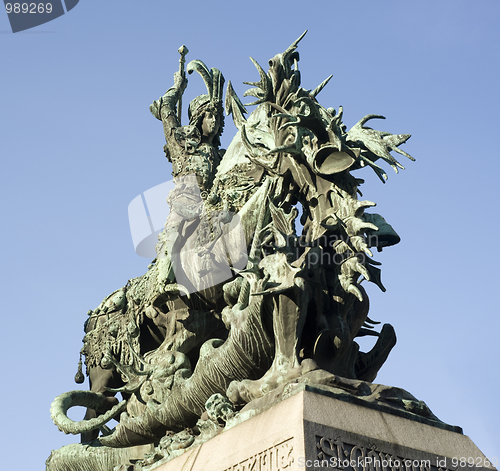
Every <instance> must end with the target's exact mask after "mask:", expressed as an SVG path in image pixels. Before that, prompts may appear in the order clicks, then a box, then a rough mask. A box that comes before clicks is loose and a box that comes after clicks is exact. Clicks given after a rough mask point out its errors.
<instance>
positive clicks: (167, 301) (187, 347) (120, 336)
mask: <svg viewBox="0 0 500 471" xmlns="http://www.w3.org/2000/svg"><path fill="white" fill-rule="evenodd" d="M304 34H305V33H304ZM303 36H304V35H302V36H301V37H300V38H299V39H297V40H296V41H295V42H294V43H292V45H291V46H290V47H288V48H287V49H286V50H285V51H284V52H283V53H281V54H278V55H276V56H274V57H273V58H272V59H271V60H270V61H269V70H268V71H267V72H265V71H264V70H263V69H262V68H261V67H260V65H259V64H257V62H255V61H253V59H252V61H253V62H254V64H255V65H256V67H257V70H258V72H259V76H260V80H259V81H258V82H253V83H250V85H252V86H254V88H252V89H251V90H249V91H248V92H246V93H245V96H246V95H252V96H254V97H255V98H256V100H255V101H254V102H253V103H251V104H249V105H243V104H242V103H241V101H240V100H239V98H238V97H237V96H236V94H235V92H234V90H233V87H232V86H231V82H229V83H228V86H227V90H226V98H225V108H226V111H227V113H228V114H232V116H233V119H234V122H235V125H236V127H237V128H238V132H237V134H236V136H235V137H234V139H233V141H232V142H231V145H230V146H229V148H228V149H227V151H226V152H225V153H224V152H223V151H222V150H220V149H219V146H220V141H219V137H220V134H221V132H222V128H223V116H222V111H223V107H222V86H223V83H224V79H223V77H222V74H221V73H220V71H219V70H217V69H215V68H212V69H208V67H206V65H205V64H203V63H202V62H201V61H199V60H195V61H192V62H190V63H189V64H188V66H187V71H188V72H193V71H196V72H198V73H199V74H200V75H201V77H202V78H203V80H204V82H205V84H206V86H207V91H208V94H207V95H202V96H200V97H197V98H195V99H194V100H193V101H192V102H191V104H190V106H189V119H190V124H189V125H187V126H182V125H181V121H180V110H181V107H180V106H179V102H181V100H182V94H183V92H184V89H185V87H186V85H187V80H186V77H185V73H184V60H185V55H186V53H187V49H186V48H185V46H183V47H182V48H181V49H180V50H179V52H180V53H181V61H180V63H181V67H180V71H179V72H177V73H176V74H175V75H174V86H173V87H172V88H170V89H169V90H168V91H167V92H166V93H165V95H163V96H162V97H161V98H160V99H159V100H157V101H155V102H153V104H152V105H151V107H150V109H151V112H152V113H153V115H154V116H155V117H156V118H157V119H159V120H161V121H162V123H163V129H164V133H165V139H166V142H167V144H166V146H165V153H166V155H167V157H168V158H169V160H170V161H171V162H172V167H173V176H174V180H175V183H176V187H175V189H174V190H173V191H172V193H171V194H170V195H169V198H168V202H169V205H170V208H171V212H170V216H169V218H168V221H167V224H166V226H165V229H164V231H163V232H162V234H161V235H160V238H159V244H158V257H157V258H156V259H155V260H154V261H153V263H152V264H151V266H150V269H149V270H148V272H147V273H146V274H145V275H143V276H142V277H140V278H136V279H134V280H130V281H129V283H128V284H127V286H126V287H125V288H122V290H119V292H118V293H119V296H117V295H116V294H113V297H112V299H113V300H114V299H115V297H116V301H113V300H112V302H111V301H110V300H109V299H106V300H105V301H104V302H103V304H102V305H101V306H100V307H99V308H98V309H96V310H95V311H92V312H91V313H90V320H89V322H88V324H87V329H86V331H87V334H86V338H85V346H84V349H83V352H84V353H85V355H86V360H87V369H88V371H89V375H90V377H91V379H92V376H93V373H92V372H93V371H96V372H98V373H99V374H100V375H101V376H99V374H96V376H97V377H99V378H103V379H102V380H100V381H99V389H96V388H92V390H93V392H89V391H83V392H71V393H66V394H63V395H61V396H59V397H58V398H57V399H56V400H55V401H54V403H53V406H52V409H51V412H52V417H53V420H54V422H55V423H56V424H57V425H58V427H59V428H60V429H61V430H63V431H65V432H66V433H85V434H87V435H85V437H84V439H85V440H89V441H88V443H87V446H85V447H84V446H82V445H74V446H70V447H72V448H67V447H64V448H62V449H61V450H58V451H56V452H54V453H53V454H52V455H51V458H49V460H48V465H47V469H49V470H51V471H54V470H59V469H66V468H64V466H66V465H67V463H69V462H71V463H74V462H73V461H71V460H76V458H75V457H78V460H83V461H85V460H87V461H86V462H87V463H100V464H99V466H103V464H102V463H103V462H104V461H105V462H106V463H107V466H108V467H107V468H105V469H109V470H112V469H113V468H112V466H118V465H120V464H123V465H124V466H125V464H126V463H128V460H129V459H131V457H132V455H134V453H136V454H140V453H139V451H137V452H136V451H133V450H138V449H136V448H134V447H135V446H140V445H147V444H151V447H153V446H154V445H156V448H154V451H152V454H149V455H146V456H143V459H142V460H140V461H137V462H136V464H135V465H134V466H135V467H134V468H133V469H137V470H139V469H153V468H154V467H155V466H157V465H158V464H159V463H162V462H165V461H167V460H169V459H171V458H172V457H174V456H177V455H178V454H179V453H181V452H182V450H183V449H185V448H187V447H189V446H195V445H196V444H199V443H201V442H203V441H204V440H207V439H209V438H210V437H211V436H213V435H214V434H216V433H218V432H219V431H220V430H221V429H222V427H223V425H224V424H225V423H229V422H231V424H234V423H236V422H237V421H239V420H243V415H241V414H238V411H239V410H241V408H242V407H243V406H244V407H245V410H246V411H248V410H253V411H255V412H258V411H259V410H262V408H263V407H267V405H266V406H265V405H264V404H266V401H267V400H268V399H266V398H269V397H271V396H269V394H268V393H271V392H272V393H273V394H274V395H273V396H272V397H277V396H279V394H278V395H277V393H276V392H277V391H280V394H282V395H281V396H280V397H286V394H288V393H289V391H291V390H292V389H293V385H294V384H298V383H300V382H308V383H311V384H321V385H323V386H324V387H330V388H333V389H332V390H335V391H338V390H339V389H340V390H342V391H343V392H344V393H349V394H353V395H356V396H358V397H362V398H363V400H365V401H369V402H374V403H377V402H384V404H385V406H386V407H393V408H402V409H404V410H406V411H407V412H410V413H412V414H416V415H420V416H422V415H423V416H425V417H427V418H428V419H429V420H436V421H437V420H438V419H437V418H435V417H434V416H433V415H432V413H431V412H430V411H429V410H428V408H427V407H426V406H425V404H424V403H422V402H421V401H417V400H416V399H415V398H414V397H413V396H411V395H410V394H409V393H406V392H405V391H402V390H399V389H397V390H396V388H390V387H385V386H379V385H375V384H372V382H373V381H374V379H375V377H376V375H377V372H378V370H379V369H380V367H381V366H382V364H383V363H384V361H385V360H386V358H387V356H388V354H389V352H390V351H391V349H392V347H393V346H394V344H395V342H396V336H395V333H394V329H393V328H392V326H390V325H389V324H386V325H384V326H383V327H382V329H381V331H380V332H377V331H376V330H375V329H374V326H375V325H376V324H378V322H375V321H373V320H371V319H370V317H369V316H368V310H369V303H368V295H367V293H366V290H365V289H364V288H363V286H362V285H361V283H362V281H370V282H373V283H374V284H376V285H377V286H378V287H379V288H381V289H382V290H385V288H384V287H383V285H382V282H381V278H380V269H379V268H378V265H380V264H379V263H378V262H376V261H375V260H374V259H373V258H372V257H373V253H372V251H371V250H370V248H371V247H376V248H377V249H379V250H381V249H382V248H383V247H387V246H390V245H394V244H396V243H398V242H399V236H398V235H397V234H396V232H395V231H394V230H393V229H392V227H391V226H390V225H389V224H388V223H387V222H386V221H385V220H384V219H383V218H382V216H380V215H378V214H370V213H366V212H365V210H366V209H367V208H370V207H372V206H375V203H373V202H371V201H360V200H358V194H359V191H358V188H359V186H360V185H361V184H362V183H363V180H361V179H360V178H357V177H356V176H355V175H354V174H353V171H354V170H358V169H362V168H363V167H371V168H372V169H373V170H374V171H375V173H376V174H377V176H378V177H379V178H380V179H381V180H382V181H385V180H386V179H387V175H386V174H385V171H384V170H383V169H382V167H380V166H379V165H378V163H377V161H380V160H381V161H384V162H386V163H388V164H389V165H391V166H392V167H393V168H394V169H395V170H396V171H397V170H398V168H403V166H402V165H401V164H400V163H399V162H398V161H397V160H396V159H395V158H394V157H393V156H392V155H391V151H395V152H398V153H400V154H403V155H405V156H406V157H408V158H410V159H411V160H413V158H412V157H411V156H409V155H408V154H406V153H405V152H404V151H402V150H401V149H400V148H399V146H400V145H401V144H403V143H404V142H406V141H407V140H408V138H409V137H410V136H409V135H408V134H400V135H393V134H390V133H387V132H381V131H376V130H373V129H371V128H368V127H367V126H365V124H366V123H367V121H368V120H370V119H373V118H382V117H381V116H378V115H368V116H366V117H365V118H363V119H361V120H360V121H359V122H358V123H357V124H356V125H355V126H354V127H353V128H351V129H350V130H349V131H348V130H347V128H346V126H345V125H344V123H343V122H342V113H343V110H342V107H339V109H338V110H337V111H336V110H334V109H333V108H325V107H323V106H322V105H320V103H319V102H318V101H317V95H318V94H319V93H320V91H321V90H322V89H323V88H324V86H325V85H326V84H327V83H328V81H329V79H330V78H331V77H330V78H328V79H327V80H325V81H324V82H323V83H321V84H320V85H319V86H318V87H317V88H316V89H314V90H306V89H304V88H302V87H301V86H300V82H301V80H300V78H301V77H300V72H299V70H298V62H299V55H298V52H297V50H296V49H297V45H298V43H299V41H300V40H301V39H302V37H303ZM250 105H257V108H256V109H255V110H254V111H253V112H252V113H251V114H250V115H249V116H248V117H246V116H245V115H246V114H247V110H246V107H245V106H250ZM298 206H301V207H302V208H303V213H302V216H301V220H300V223H301V226H302V230H301V233H297V227H298V226H297V224H296V219H297V217H298V213H299V212H298V209H297V208H298ZM236 221H239V224H241V234H243V249H242V248H241V245H238V244H239V243H237V241H236V239H237V237H236V236H235V233H234V231H232V228H234V226H235V222H236ZM221 240H222V241H223V243H220V242H221ZM243 252H245V253H243ZM193 254H194V255H193ZM242 260H243V261H244V264H243V265H242ZM224 264H227V266H229V267H230V273H229V275H228V276H227V277H226V278H223V277H222V278H221V277H220V276H219V272H218V270H219V269H220V267H221V266H223V265H224ZM110 299H111V298H110ZM106 306H108V307H107V308H106ZM103 312H104V314H105V315H106V316H107V317H106V316H104V315H103ZM111 314H113V315H111ZM97 319H100V321H98V320H97ZM366 335H370V336H373V337H376V339H377V340H376V343H375V345H374V347H373V349H372V350H371V351H369V352H361V351H360V350H359V345H358V344H357V342H356V338H358V337H361V336H366ZM96 338H98V339H99V341H97V340H96ZM103 372H107V373H104V374H102V373H103ZM112 379H113V381H112ZM118 383H120V384H118ZM287 391H288V392H287ZM381 391H382V392H381ZM116 392H122V395H123V396H124V401H122V403H120V404H114V403H113V399H110V398H109V397H108V398H107V399H106V398H103V396H102V393H106V394H107V395H108V396H109V395H110V394H113V393H116ZM115 401H116V400H115ZM116 402H117V401H116ZM76 404H78V405H84V406H87V407H89V408H90V409H91V410H94V409H98V410H99V409H100V410H101V412H105V414H103V415H102V416H100V417H97V416H95V415H94V418H92V421H89V420H87V421H85V420H84V421H81V422H73V421H71V420H70V419H68V418H67V416H66V411H67V409H68V408H69V407H71V406H72V405H76ZM110 408H111V410H109V409H110ZM206 410H209V411H211V412H209V413H208V418H206V414H205V416H204V417H205V418H204V419H203V420H202V419H200V417H201V416H202V414H203V413H204V412H205V411H206ZM106 411H107V412H106ZM120 414H121V415H120ZM118 415H119V417H118ZM113 416H114V417H116V418H117V420H119V424H118V425H117V426H116V428H115V429H114V430H109V429H107V428H106V427H105V425H104V424H105V423H106V422H107V421H108V420H109V419H110V417H113ZM87 418H90V416H89V417H87ZM99 428H100V429H101V430H102V431H103V434H102V435H101V436H100V437H98V438H97V432H96V430H98V429H99ZM92 431H93V432H92ZM91 433H93V435H89V434H91ZM123 449H125V450H127V451H126V452H123V454H120V453H119V452H118V451H117V450H123ZM143 454H144V453H143ZM70 455H71V458H70ZM103 456H105V457H106V458H105V459H104V458H103ZM134 456H135V455H134ZM68 460H69V461H68ZM103 460H104V461H103ZM110 463H112V464H110ZM72 466H75V468H71V469H77V468H76V465H74V464H73V465H72ZM89 466H90V465H89ZM92 466H93V465H92ZM96 466H97V464H96ZM127 466H129V465H127ZM85 469H89V468H85ZM96 469H97V468H96ZM99 469H104V468H99ZM124 469H125V468H124ZM127 469H132V468H127Z"/></svg>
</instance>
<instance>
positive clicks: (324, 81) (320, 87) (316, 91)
mask: <svg viewBox="0 0 500 471" xmlns="http://www.w3.org/2000/svg"><path fill="white" fill-rule="evenodd" d="M332 77H333V75H330V76H329V77H328V78H326V79H325V80H323V81H322V82H321V83H320V84H319V85H318V86H317V87H316V88H315V89H314V90H313V91H312V92H311V93H310V95H311V96H312V97H313V98H315V97H316V95H317V94H318V93H319V92H320V91H321V90H323V88H325V87H326V84H327V83H328V82H329V81H330V80H331V79H332Z"/></svg>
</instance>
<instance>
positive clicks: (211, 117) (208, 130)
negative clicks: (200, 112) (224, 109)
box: [201, 111, 220, 139]
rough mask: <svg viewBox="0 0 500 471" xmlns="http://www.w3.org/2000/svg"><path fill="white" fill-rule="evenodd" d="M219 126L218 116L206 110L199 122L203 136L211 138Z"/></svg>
mask: <svg viewBox="0 0 500 471" xmlns="http://www.w3.org/2000/svg"><path fill="white" fill-rule="evenodd" d="M219 127H220V120H219V117H218V116H217V115H216V114H215V113H213V112H212V111H207V112H206V113H205V116H204V117H203V122H202V124H201V132H202V134H203V135H204V136H205V137H208V138H210V139H212V138H213V137H214V136H215V135H216V134H217V133H218V132H219Z"/></svg>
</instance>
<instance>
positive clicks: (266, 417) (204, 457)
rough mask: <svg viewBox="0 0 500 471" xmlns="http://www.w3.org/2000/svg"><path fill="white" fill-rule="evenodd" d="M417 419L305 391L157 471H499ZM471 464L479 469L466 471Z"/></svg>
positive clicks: (467, 444)
mask: <svg viewBox="0 0 500 471" xmlns="http://www.w3.org/2000/svg"><path fill="white" fill-rule="evenodd" d="M402 415H405V414H404V413H402ZM419 420H421V421H415V420H410V419H409V418H406V417H402V416H397V415H394V414H390V413H387V412H385V411H383V410H380V408H374V407H370V408H368V407H365V406H363V405H360V404H355V403H350V402H345V401H343V400H339V399H336V398H333V397H329V396H328V395H325V394H324V393H322V392H321V391H317V390H313V389H312V388H310V387H308V386H305V387H304V388H303V390H301V391H299V392H297V393H296V394H295V395H293V396H291V397H289V398H288V399H286V400H284V401H283V402H281V403H279V404H277V405H275V406H273V407H272V408H270V409H268V410H266V411H264V412H262V413H261V414H259V415H256V416H254V417H252V418H250V419H248V420H247V421H245V422H243V423H241V424H239V425H237V426H235V427H233V428H231V429H229V430H226V431H224V432H223V433H221V434H220V435H218V436H216V437H215V438H213V439H211V440H209V441H208V442H206V443H204V444H203V445H200V446H198V447H196V448H193V449H192V450H189V451H188V452H186V453H184V454H183V455H181V456H179V457H177V458H175V459H173V460H171V461H169V462H168V463H165V464H163V465H161V466H159V467H157V468H155V471H174V470H175V471H181V470H183V471H184V470H189V471H296V470H297V471H299V470H304V471H313V470H314V471H317V470H322V471H325V470H334V469H339V470H345V471H431V470H432V471H444V470H447V469H448V470H464V471H465V470H468V471H473V470H474V471H479V470H482V469H490V470H492V469H495V468H494V467H493V466H492V465H491V464H489V462H488V461H487V460H486V458H485V456H484V455H483V454H482V453H481V451H479V449H478V448H477V447H476V446H475V445H474V443H473V442H472V441H471V440H470V439H469V438H468V437H467V436H465V435H463V434H462V433H460V431H457V430H459V429H458V428H457V427H451V426H446V425H444V424H442V426H441V427H439V426H435V425H429V423H431V422H430V421H428V423H424V422H426V420H425V419H420V418H419ZM461 460H462V461H461ZM466 461H468V462H470V463H472V462H473V463H474V467H468V466H466V465H465V462H466Z"/></svg>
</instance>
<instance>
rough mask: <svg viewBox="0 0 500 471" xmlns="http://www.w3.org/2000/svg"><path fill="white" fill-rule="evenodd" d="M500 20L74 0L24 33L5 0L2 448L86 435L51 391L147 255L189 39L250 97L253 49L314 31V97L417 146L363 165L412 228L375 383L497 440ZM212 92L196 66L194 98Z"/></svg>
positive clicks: (400, 11) (38, 465)
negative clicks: (165, 123)
mask: <svg viewBox="0 0 500 471" xmlns="http://www.w3.org/2000/svg"><path fill="white" fill-rule="evenodd" d="M499 24H500V4H499V3H498V2H497V1H496V0H490V1H488V0H479V1H477V2H472V1H470V0H468V1H463V0H453V1H451V0H450V1H444V0H440V1H436V0H432V1H430V0H419V1H413V2H409V1H402V0H383V1H382V0H372V1H356V0H354V1H350V2H345V1H342V2H341V1H338V0H328V1H323V0H314V1H311V2H309V3H308V4H306V2H303V1H295V0H292V1H281V0H272V1H267V2H264V1H254V2H238V1H232V2H229V1H212V2H205V3H203V4H201V3H199V2H193V1H191V0H185V1H182V2H165V1H164V0H148V1H147V2H133V1H129V0H126V1H124V0H121V1H118V0H106V1H105V2H103V1H102V0H101V1H97V0H81V1H80V3H79V4H78V5H77V6H76V7H75V8H74V9H73V10H72V11H71V12H69V13H68V14H66V15H64V16H62V17H60V18H58V19H56V20H54V21H52V22H50V23H47V24H45V25H42V26H40V27H38V28H36V29H33V30H28V31H26V32H24V33H17V34H12V33H11V32H10V26H9V24H8V19H7V15H6V14H5V13H2V12H0V44H1V45H0V51H1V53H0V54H1V55H0V58H1V66H0V67H1V79H0V83H1V88H0V159H1V172H0V179H1V184H0V191H1V192H2V194H1V198H0V205H1V208H0V214H1V216H2V217H1V220H2V231H1V236H0V237H1V243H2V250H1V262H0V266H1V283H0V286H1V290H2V292H1V299H2V302H1V306H2V307H1V309H2V328H1V330H0V348H1V354H0V362H1V369H0V371H1V373H2V388H1V390H0V395H1V404H2V405H3V412H2V428H3V434H2V436H3V438H2V440H1V445H0V447H1V448H2V456H3V457H4V458H5V457H10V458H12V459H14V460H15V461H16V462H19V460H20V459H21V457H23V460H24V461H23V464H22V465H18V467H21V468H22V469H33V470H37V469H44V464H43V463H44V461H45V459H46V458H47V457H48V455H49V453H50V450H51V449H55V448H59V447H60V446H62V445H64V444H66V443H70V442H74V441H77V440H78V438H77V437H66V436H64V435H63V434H62V433H61V432H59V431H58V430H57V428H56V427H55V426H54V425H53V424H52V422H51V419H50V416H49V407H50V403H51V401H52V400H53V399H54V397H55V396H57V395H58V394H60V393H62V392H64V391H67V390H71V389H76V388H77V385H76V384H75V383H74V382H73V376H74V374H75V372H76V366H77V360H78V352H79V350H80V348H81V338H82V335H83V322H84V321H85V319H86V312H87V310H88V309H93V308H95V307H96V306H97V305H98V304H99V303H100V302H101V300H102V299H103V298H104V297H105V296H106V295H107V294H109V293H111V292H112V291H113V290H115V289H117V288H119V287H121V286H123V285H124V284H125V283H126V282H127V280H128V279H129V278H132V277H135V276H139V275H141V274H142V273H144V272H145V270H146V267H147V265H148V263H149V262H148V260H146V259H143V258H140V257H138V256H137V255H136V254H135V253H134V250H133V246H132V240H131V236H130V231H129V226H128V218H127V207H128V204H129V202H130V201H131V200H132V199H133V198H135V197H136V196H137V195H138V194H140V193H141V192H143V191H145V190H147V189H148V188H151V187H153V186H155V185H158V184H160V183H163V182H164V181H166V180H168V179H169V178H170V171H171V169H170V166H169V165H168V164H167V161H166V160H165V159H164V157H163V151H162V147H163V144H164V139H163V132H162V128H161V124H160V123H159V122H158V121H157V120H156V119H154V118H153V117H152V116H151V114H150V113H149V110H148V106H149V104H150V103H151V102H152V100H154V99H157V98H158V97H159V96H160V95H161V94H163V92H164V91H165V90H166V89H167V88H168V87H170V85H171V83H172V75H173V73H174V72H175V71H176V70H177V68H178V53H177V49H178V47H179V46H181V45H182V44H186V45H187V46H188V48H189V50H190V53H189V55H188V60H190V59H195V58H197V59H201V60H203V61H204V62H205V63H206V64H207V65H208V66H209V67H217V68H219V69H220V70H221V71H222V72H223V73H224V75H225V77H226V80H229V79H230V80H231V81H232V82H233V84H234V86H235V89H236V91H237V93H238V94H239V95H240V96H241V95H242V94H243V92H244V91H245V90H246V88H248V87H247V86H245V85H243V84H242V82H243V81H253V80H258V75H257V72H256V70H255V68H254V66H253V65H252V63H251V62H250V60H249V58H248V57H249V56H250V55H251V56H253V57H254V58H255V59H256V60H257V61H258V62H260V63H261V64H262V65H263V66H264V65H265V64H266V62H267V60H268V59H269V58H271V57H272V56H274V55H275V54H276V53H279V52H282V51H283V50H284V49H285V48H286V47H287V46H288V45H289V44H290V43H291V42H292V41H293V40H294V39H296V38H297V37H298V36H299V35H300V34H301V33H302V32H303V31H304V30H305V29H309V33H308V34H307V36H306V37H305V38H304V40H303V41H302V43H301V44H300V46H299V52H300V54H301V61H300V69H301V70H302V83H303V86H304V87H306V88H314V87H315V86H316V85H318V84H319V83H320V82H321V81H322V80H323V79H324V78H326V77H327V76H328V75H329V74H333V75H334V77H333V79H332V81H331V82H330V84H329V85H328V87H327V88H326V89H325V90H324V91H323V92H321V94H320V95H319V99H320V101H321V102H322V103H323V104H324V105H325V106H327V107H329V106H333V107H335V108H337V107H338V105H343V106H344V121H345V122H346V124H347V125H348V127H350V126H352V125H354V124H355V123H356V122H357V121H358V120H359V119H360V118H361V117H363V116H364V115H365V114H369V113H377V114H382V115H384V116H386V117H387V120H386V121H380V122H378V123H377V124H378V129H382V130H387V131H389V132H392V133H411V134H412V135H413V136H412V138H411V139H410V140H409V141H408V143H407V144H405V145H404V147H403V148H404V150H406V151H407V152H409V153H411V154H412V155H413V156H414V157H416V159H417V161H416V162H415V163H411V162H409V161H407V162H405V165H406V167H407V168H406V170H405V171H402V172H401V173H400V174H399V175H396V174H394V173H393V172H392V170H390V169H389V170H390V172H391V173H388V174H389V181H388V182H387V184H385V185H383V184H382V183H381V182H380V181H379V180H378V178H377V177H376V176H375V174H374V173H373V172H371V170H369V169H364V170H361V171H359V172H358V175H357V176H359V177H360V178H364V179H365V180H366V184H365V185H363V187H362V191H363V195H364V197H365V198H366V199H369V200H372V201H375V202H377V203H378V207H377V209H376V210H377V211H378V212H379V213H380V214H382V215H383V216H384V217H386V219H387V220H388V221H389V222H390V223H391V224H392V225H393V226H394V228H395V229H396V230H397V231H398V233H399V234H400V235H401V238H402V242H401V243H400V244H399V245H398V246H396V247H392V248H390V249H387V250H384V251H383V252H382V253H380V254H376V257H375V258H376V259H377V260H379V261H381V262H382V263H383V267H382V268H383V273H382V277H383V281H384V284H385V286H386V287H387V292H386V293H378V292H377V288H376V287H375V286H372V285H370V286H368V289H369V294H370V297H371V314H370V316H371V317H372V319H376V320H380V321H382V322H390V323H391V324H393V325H394V327H395V329H396V332H397V335H398V344H397V345H396V347H395V349H394V350H393V352H392V354H391V356H390V358H389V360H388V361H387V363H386V365H385V366H384V367H383V369H382V370H381V372H380V374H379V377H378V378H377V382H380V383H383V384H388V385H394V386H398V387H402V388H404V389H406V390H408V391H410V392H411V393H412V394H414V395H415V396H416V397H418V398H419V399H421V400H424V401H425V402H426V403H427V404H428V405H429V407H430V408H431V409H432V411H433V412H434V413H435V414H436V415H437V416H438V417H440V418H441V419H442V420H444V421H445V422H448V423H451V424H454V425H460V426H461V427H463V429H464V432H465V434H466V435H468V436H469V437H470V438H471V439H472V440H473V441H474V442H475V443H476V444H477V446H478V447H479V448H480V449H481V450H482V451H483V452H484V453H485V454H486V455H488V456H490V457H500V425H499V418H500V405H499V404H500V401H499V400H498V391H499V390H500V379H499V377H500V371H499V354H498V347H497V345H498V336H499V333H500V322H499V308H498V304H499V303H498V298H497V294H498V291H499V287H498V284H499V267H498V266H499V252H498V248H497V237H498V233H499V229H500V224H499V220H498V204H497V194H498V176H499V173H500V163H499V162H500V157H499V155H498V152H499V151H498V146H497V143H496V137H497V135H498V130H497V126H498V123H497V119H496V118H497V113H498V109H499V107H500V103H499V92H498V90H499V82H498V76H499V74H500V63H499V58H500V47H499V44H500V28H499V26H498V25H499ZM201 92H203V84H202V82H201V80H199V77H193V78H192V80H191V82H190V85H189V87H188V92H187V93H188V95H190V96H194V95H196V94H198V93H201ZM188 101H189V96H188V98H187V99H186V100H185V103H187V102H188ZM184 116H186V112H185V110H184ZM374 124H375V123H374ZM233 132H234V130H233V128H231V127H230V126H229V125H227V126H226V132H225V135H224V139H223V144H224V145H225V146H227V145H228V143H229V142H230V140H231V138H232V135H233ZM82 387H84V386H83V385H82ZM82 413H83V412H82ZM76 415H77V416H78V415H79V412H77V414H76Z"/></svg>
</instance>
